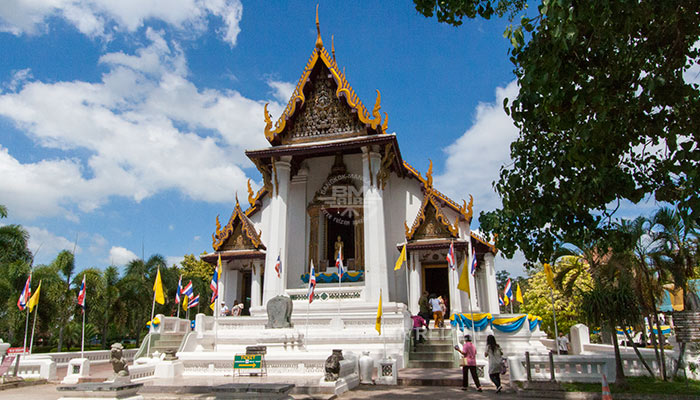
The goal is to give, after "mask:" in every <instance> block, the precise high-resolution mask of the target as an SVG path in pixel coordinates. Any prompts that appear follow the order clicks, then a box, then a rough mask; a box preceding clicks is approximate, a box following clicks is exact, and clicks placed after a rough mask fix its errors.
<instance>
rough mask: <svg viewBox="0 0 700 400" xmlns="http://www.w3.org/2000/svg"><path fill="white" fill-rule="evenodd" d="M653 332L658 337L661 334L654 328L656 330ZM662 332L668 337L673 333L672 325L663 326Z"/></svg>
mask: <svg viewBox="0 0 700 400" xmlns="http://www.w3.org/2000/svg"><path fill="white" fill-rule="evenodd" d="M652 330H653V331H654V333H655V334H657V335H658V334H659V331H657V330H656V327H654V329H652ZM661 332H663V334H664V335H668V334H669V333H671V326H670V325H661ZM650 334H651V333H650Z"/></svg>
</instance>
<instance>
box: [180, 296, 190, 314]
mask: <svg viewBox="0 0 700 400" xmlns="http://www.w3.org/2000/svg"><path fill="white" fill-rule="evenodd" d="M189 300H190V298H189V297H187V295H185V297H183V298H182V309H183V310H184V311H187V304H188V303H189V302H190V301H189Z"/></svg>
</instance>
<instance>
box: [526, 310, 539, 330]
mask: <svg viewBox="0 0 700 400" xmlns="http://www.w3.org/2000/svg"><path fill="white" fill-rule="evenodd" d="M527 319H528V320H529V321H530V331H534V330H535V328H537V325H540V324H542V317H538V316H536V315H532V314H528V315H527Z"/></svg>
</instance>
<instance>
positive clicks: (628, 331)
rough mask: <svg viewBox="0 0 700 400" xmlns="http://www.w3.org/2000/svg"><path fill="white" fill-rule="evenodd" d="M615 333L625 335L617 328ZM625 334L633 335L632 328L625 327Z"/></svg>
mask: <svg viewBox="0 0 700 400" xmlns="http://www.w3.org/2000/svg"><path fill="white" fill-rule="evenodd" d="M616 331H617V334H618V335H624V334H625V332H623V331H622V329H620V328H617V329H616ZM627 333H629V334H630V335H631V334H633V333H634V328H632V327H631V326H630V327H627Z"/></svg>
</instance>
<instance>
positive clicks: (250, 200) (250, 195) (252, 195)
mask: <svg viewBox="0 0 700 400" xmlns="http://www.w3.org/2000/svg"><path fill="white" fill-rule="evenodd" d="M248 203H249V204H250V206H251V207H253V206H254V205H255V193H254V192H253V188H252V187H251V186H250V179H248Z"/></svg>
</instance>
